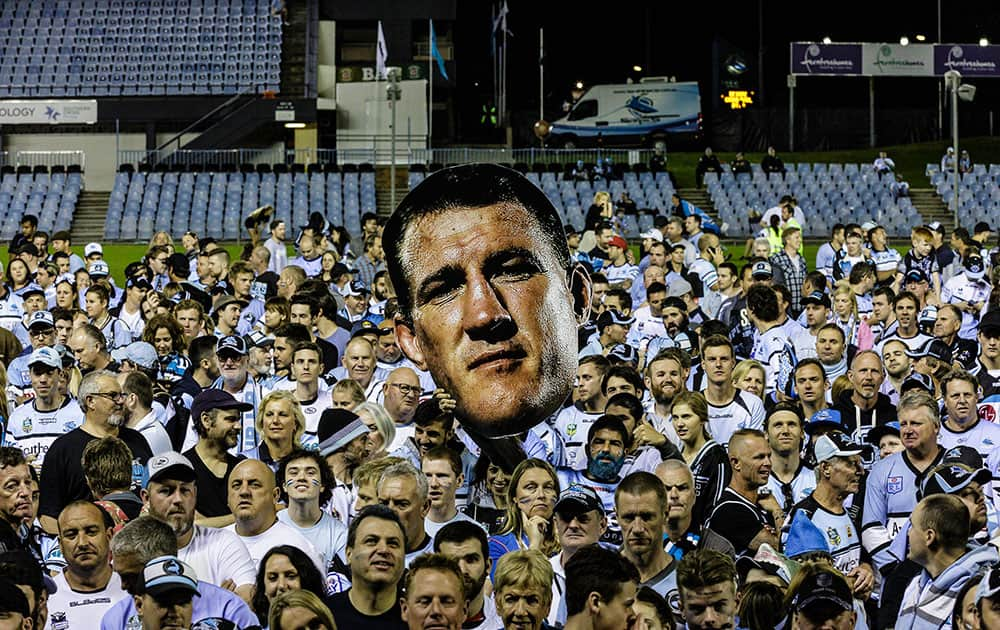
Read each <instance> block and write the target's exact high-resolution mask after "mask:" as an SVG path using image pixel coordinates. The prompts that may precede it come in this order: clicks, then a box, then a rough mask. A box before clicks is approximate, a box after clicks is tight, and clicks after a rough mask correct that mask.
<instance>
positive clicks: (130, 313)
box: [111, 276, 153, 340]
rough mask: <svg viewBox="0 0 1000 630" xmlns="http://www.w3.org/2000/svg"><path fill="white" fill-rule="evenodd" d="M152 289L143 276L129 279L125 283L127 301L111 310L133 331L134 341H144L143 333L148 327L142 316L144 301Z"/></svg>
mask: <svg viewBox="0 0 1000 630" xmlns="http://www.w3.org/2000/svg"><path fill="white" fill-rule="evenodd" d="M152 289H153V285H152V284H150V283H149V280H147V279H146V278H144V277H142V276H139V277H136V278H129V279H128V280H126V281H125V299H124V300H122V301H121V303H119V304H118V306H116V307H115V308H113V309H111V314H112V315H113V316H115V317H117V318H118V319H119V320H121V322H122V323H123V324H125V325H126V326H128V328H129V330H131V331H132V338H133V339H136V340H137V339H142V331H143V328H145V326H146V321H145V319H144V316H143V314H142V301H143V300H144V299H146V293H147V292H148V291H151V290H152Z"/></svg>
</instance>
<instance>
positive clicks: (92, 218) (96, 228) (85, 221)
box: [70, 190, 111, 243]
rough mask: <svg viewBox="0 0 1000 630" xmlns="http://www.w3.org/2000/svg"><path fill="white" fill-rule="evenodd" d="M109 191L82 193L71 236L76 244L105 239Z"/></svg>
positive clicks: (74, 214)
mask: <svg viewBox="0 0 1000 630" xmlns="http://www.w3.org/2000/svg"><path fill="white" fill-rule="evenodd" d="M110 199H111V193H110V192H108V191H95V190H86V191H83V192H82V193H80V198H79V199H78V200H77V205H76V212H74V213H73V224H72V226H71V227H70V235H71V237H72V238H73V242H74V243H87V242H90V241H100V240H101V239H102V238H103V237H104V220H105V218H106V217H107V215H108V202H109V201H110Z"/></svg>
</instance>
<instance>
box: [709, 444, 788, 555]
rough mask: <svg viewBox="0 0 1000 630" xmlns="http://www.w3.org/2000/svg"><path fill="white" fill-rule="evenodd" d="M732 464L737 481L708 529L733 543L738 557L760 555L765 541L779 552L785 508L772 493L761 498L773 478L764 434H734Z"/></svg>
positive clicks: (726, 494) (710, 519) (731, 445)
mask: <svg viewBox="0 0 1000 630" xmlns="http://www.w3.org/2000/svg"><path fill="white" fill-rule="evenodd" d="M729 464H730V466H731V467H732V470H733V478H732V481H730V483H729V486H728V487H727V488H726V489H725V490H723V491H722V498H721V500H720V501H719V503H718V504H717V505H716V507H715V510H713V511H712V515H711V516H710V517H709V518H708V523H707V526H708V528H709V529H711V530H712V531H714V532H715V533H717V534H720V535H721V536H723V537H724V538H726V539H727V540H729V542H730V543H732V545H733V547H734V549H735V550H736V555H737V556H740V555H743V554H745V553H747V552H750V553H756V552H757V548H758V547H760V545H761V544H762V543H765V542H766V543H768V544H770V545H771V546H772V547H774V548H775V549H777V548H778V547H777V546H776V545H778V537H777V532H778V531H780V529H781V525H782V522H781V521H782V516H783V513H782V511H781V507H780V506H779V505H778V503H777V501H776V500H775V499H774V497H772V496H770V494H768V495H767V496H766V497H760V496H759V495H758V490H759V489H760V488H762V487H764V486H766V485H767V480H768V477H769V476H770V475H771V447H770V446H769V445H768V443H767V438H766V437H765V436H764V434H763V433H761V432H760V431H758V430H756V429H740V430H739V431H737V432H735V433H733V436H732V437H731V438H730V439H729Z"/></svg>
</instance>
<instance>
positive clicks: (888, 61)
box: [862, 44, 934, 76]
mask: <svg viewBox="0 0 1000 630" xmlns="http://www.w3.org/2000/svg"><path fill="white" fill-rule="evenodd" d="M862 60H863V63H862V68H863V72H862V74H865V75H873V76H882V75H889V76H931V75H933V74H934V47H933V46H932V45H930V44H910V45H908V46H903V45H901V44H865V45H864V53H863V55H862Z"/></svg>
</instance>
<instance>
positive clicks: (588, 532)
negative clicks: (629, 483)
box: [548, 485, 608, 627]
mask: <svg viewBox="0 0 1000 630" xmlns="http://www.w3.org/2000/svg"><path fill="white" fill-rule="evenodd" d="M552 522H553V524H554V526H555V528H556V535H557V536H558V538H559V545H560V549H561V551H560V552H559V553H557V554H556V555H554V556H552V557H551V558H549V562H550V563H551V565H552V571H553V574H554V576H555V577H554V580H553V582H552V605H551V607H550V608H549V616H548V623H549V625H551V626H553V627H559V626H561V625H564V624H565V623H566V602H565V601H564V600H563V595H564V593H565V592H566V563H567V562H569V560H570V558H572V557H573V554H575V553H576V552H577V551H578V550H579V549H581V548H583V547H586V546H587V545H592V544H595V543H597V541H598V540H600V539H601V537H602V536H604V532H605V531H607V528H608V518H607V516H605V514H604V506H603V505H602V504H601V499H600V498H599V497H598V496H597V493H596V492H594V491H593V490H592V489H590V488H588V487H586V486H580V485H571V486H569V487H568V488H566V489H565V490H563V491H562V493H561V494H560V495H559V499H558V500H557V501H556V504H555V507H554V508H553V521H552Z"/></svg>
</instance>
